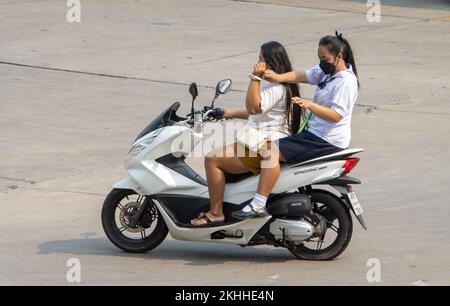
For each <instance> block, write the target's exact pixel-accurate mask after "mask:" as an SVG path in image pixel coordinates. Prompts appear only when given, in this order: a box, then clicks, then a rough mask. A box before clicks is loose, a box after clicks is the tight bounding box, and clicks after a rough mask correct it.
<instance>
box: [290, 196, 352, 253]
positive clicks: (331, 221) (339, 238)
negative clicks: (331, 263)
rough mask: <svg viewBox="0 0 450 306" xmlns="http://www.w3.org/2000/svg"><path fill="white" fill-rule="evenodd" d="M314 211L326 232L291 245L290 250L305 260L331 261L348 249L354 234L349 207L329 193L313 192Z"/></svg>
mask: <svg viewBox="0 0 450 306" xmlns="http://www.w3.org/2000/svg"><path fill="white" fill-rule="evenodd" d="M311 202H312V203H313V211H314V213H315V214H318V215H320V216H321V217H322V218H323V219H324V220H325V223H326V231H324V232H323V233H322V234H321V235H320V236H318V237H314V238H311V239H310V240H308V241H305V242H304V243H302V244H300V245H291V246H290V247H288V250H289V251H290V252H291V253H292V254H293V255H294V256H296V257H297V258H299V259H304V260H331V259H333V258H336V257H337V256H339V255H340V254H342V252H344V250H345V249H346V248H347V246H348V244H349V243H350V240H351V238H352V233H353V222H352V217H351V215H350V211H349V209H348V208H347V206H346V205H345V204H344V203H343V202H342V201H341V200H340V199H339V198H337V197H335V196H333V195H331V194H330V193H328V192H325V191H321V190H313V191H312V192H311Z"/></svg>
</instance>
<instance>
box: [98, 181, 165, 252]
mask: <svg viewBox="0 0 450 306" xmlns="http://www.w3.org/2000/svg"><path fill="white" fill-rule="evenodd" d="M130 198H135V200H134V201H133V200H132V199H130ZM136 198H137V200H136ZM147 200H148V199H146V198H145V197H143V196H139V195H137V193H136V192H135V191H133V190H125V189H113V190H112V191H111V192H110V193H109V194H108V196H107V197H106V199H105V201H104V203H103V208H102V213H101V218H102V226H103V230H104V231H105V234H106V236H107V237H108V239H109V240H110V241H111V242H112V243H113V244H114V245H115V246H117V247H118V248H120V249H122V250H124V251H126V252H128V253H146V252H148V251H150V250H152V249H154V248H156V247H157V246H158V245H159V244H160V243H161V242H163V240H164V239H165V238H166V236H167V234H168V229H167V225H166V223H165V222H164V219H163V218H162V216H161V214H160V213H159V211H158V209H157V208H156V206H154V204H153V202H152V201H151V200H150V201H148V203H147V204H146V205H148V207H147V208H146V212H145V214H144V215H143V217H142V218H141V220H139V222H138V224H137V225H136V226H135V227H131V226H129V225H127V222H128V221H129V219H130V217H131V216H132V214H133V213H136V212H137V210H138V209H139V207H140V205H144V204H145V203H146V201H147ZM144 216H145V217H144ZM144 218H146V219H145V220H143V219H144ZM126 233H128V234H129V235H130V236H132V235H135V236H137V237H130V236H127V235H126Z"/></svg>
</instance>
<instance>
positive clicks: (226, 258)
mask: <svg viewBox="0 0 450 306" xmlns="http://www.w3.org/2000/svg"><path fill="white" fill-rule="evenodd" d="M38 248H39V254H52V253H62V254H73V255H99V256H116V257H131V258H142V259H153V260H154V259H157V260H167V261H170V260H183V261H189V263H187V265H194V266H202V265H210V264H223V263H225V262H251V263H260V264H264V263H267V262H268V261H270V262H271V263H277V262H278V263H281V262H287V261H290V260H296V259H295V258H294V257H293V256H292V255H291V254H290V253H289V252H288V251H287V250H285V249H281V248H261V247H256V248H255V247H247V248H242V247H239V246H236V245H216V244H208V243H192V242H179V241H173V240H171V241H164V242H163V243H162V244H161V245H160V246H159V247H157V248H156V249H154V250H153V251H151V252H149V253H146V254H131V253H125V252H123V251H121V250H119V249H117V248H116V247H114V246H113V245H112V244H111V243H110V242H109V240H107V239H106V238H90V239H71V240H56V241H49V242H46V243H43V244H41V245H39V247H38Z"/></svg>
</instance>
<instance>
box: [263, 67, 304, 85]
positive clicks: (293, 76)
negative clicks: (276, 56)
mask: <svg viewBox="0 0 450 306" xmlns="http://www.w3.org/2000/svg"><path fill="white" fill-rule="evenodd" d="M263 79H264V80H266V81H269V82H272V83H289V84H296V83H306V84H309V81H308V78H307V77H306V72H305V71H292V72H287V73H283V74H278V73H276V72H274V71H272V70H266V71H264V74H263Z"/></svg>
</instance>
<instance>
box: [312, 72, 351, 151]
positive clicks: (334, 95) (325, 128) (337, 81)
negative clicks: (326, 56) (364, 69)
mask: <svg viewBox="0 0 450 306" xmlns="http://www.w3.org/2000/svg"><path fill="white" fill-rule="evenodd" d="M306 77H307V78H308V81H309V83H310V84H311V85H318V84H319V83H321V82H327V84H326V85H325V87H323V88H322V89H320V88H319V87H317V89H316V92H315V94H314V102H315V103H317V104H320V105H323V106H326V107H328V108H331V109H332V110H334V111H335V112H337V113H338V114H339V115H341V116H342V120H341V121H339V122H337V123H334V122H331V121H327V120H324V119H321V118H319V117H318V116H315V115H313V116H312V117H311V119H310V121H309V122H308V131H309V132H311V133H313V134H314V135H316V136H318V137H320V138H322V139H324V140H325V141H327V142H329V143H331V144H332V145H334V146H336V147H339V148H341V149H346V148H348V146H349V145H350V139H351V128H350V123H351V121H352V111H353V107H354V106H355V103H356V99H357V98H358V81H357V78H356V76H355V74H354V73H353V70H352V67H351V66H350V68H349V69H347V70H345V71H339V72H336V73H335V74H334V75H326V74H325V73H324V72H323V71H322V69H320V67H319V66H318V65H317V66H315V67H314V68H312V69H310V70H308V71H306Z"/></svg>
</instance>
